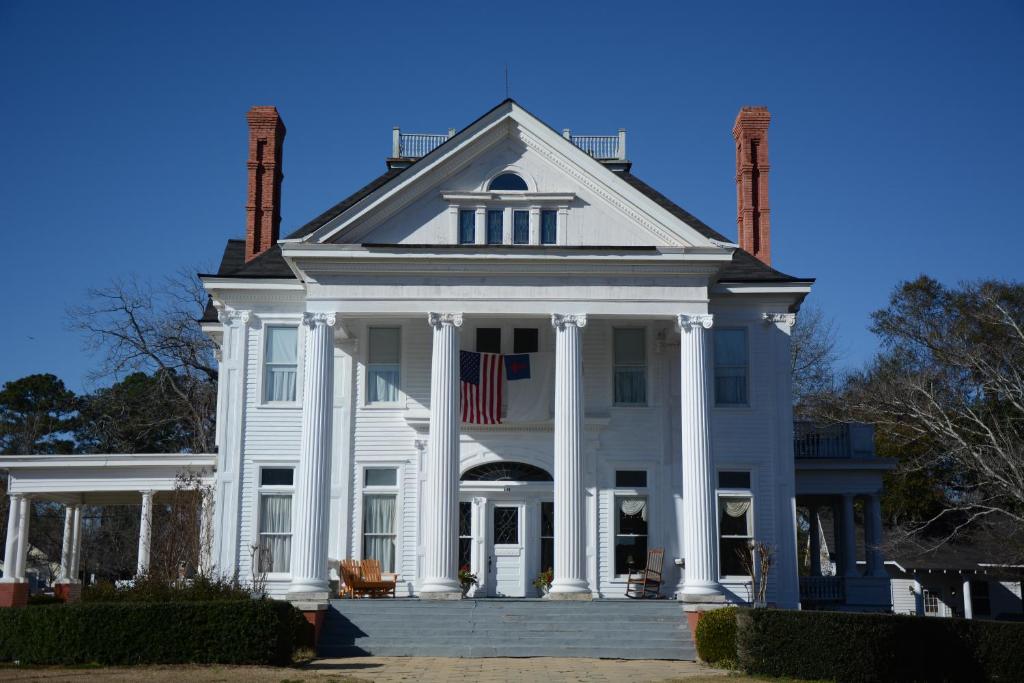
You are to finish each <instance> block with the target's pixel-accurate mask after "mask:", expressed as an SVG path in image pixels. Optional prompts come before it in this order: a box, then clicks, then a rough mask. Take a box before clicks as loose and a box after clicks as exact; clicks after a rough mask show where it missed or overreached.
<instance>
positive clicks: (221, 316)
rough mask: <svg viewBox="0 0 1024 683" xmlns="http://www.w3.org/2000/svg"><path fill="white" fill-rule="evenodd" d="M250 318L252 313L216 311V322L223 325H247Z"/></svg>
mask: <svg viewBox="0 0 1024 683" xmlns="http://www.w3.org/2000/svg"><path fill="white" fill-rule="evenodd" d="M250 317H252V313H251V312H250V311H236V310H227V309H224V308H218V309H217V320H219V321H220V322H221V324H223V325H235V324H240V325H248V324H249V318H250Z"/></svg>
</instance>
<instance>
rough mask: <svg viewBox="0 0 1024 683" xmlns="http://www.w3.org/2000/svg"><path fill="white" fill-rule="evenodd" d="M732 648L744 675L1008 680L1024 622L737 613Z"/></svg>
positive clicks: (1019, 659)
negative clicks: (744, 671)
mask: <svg viewBox="0 0 1024 683" xmlns="http://www.w3.org/2000/svg"><path fill="white" fill-rule="evenodd" d="M736 626H737V629H736V650H737V656H738V659H739V664H740V666H741V667H742V668H743V669H745V670H746V671H747V672H749V673H753V674H766V675H769V676H791V677H794V678H810V679H825V680H835V681H840V682H843V681H1012V680H1020V676H1021V672H1024V624H1009V623H998V622H983V621H966V620H963V619H939V618H926V617H912V616H894V615H891V614H853V613H848V612H812V611H807V612H797V611H788V610H770V609H757V610H750V609H741V610H739V611H738V612H737V615H736Z"/></svg>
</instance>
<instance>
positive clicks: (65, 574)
mask: <svg viewBox="0 0 1024 683" xmlns="http://www.w3.org/2000/svg"><path fill="white" fill-rule="evenodd" d="M74 547H75V509H74V507H72V506H71V505H68V506H67V507H65V508H64V537H63V539H62V540H61V547H60V580H61V581H64V582H67V581H70V580H71V560H72V559H73V558H72V555H74V552H75V551H74Z"/></svg>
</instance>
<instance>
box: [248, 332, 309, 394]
mask: <svg viewBox="0 0 1024 683" xmlns="http://www.w3.org/2000/svg"><path fill="white" fill-rule="evenodd" d="M258 318H259V321H260V328H259V336H258V339H259V343H258V344H257V345H256V346H257V348H258V351H257V358H256V406H257V407H258V408H273V409H282V408H283V409H286V410H287V409H290V410H296V409H299V408H302V382H303V376H304V371H305V364H306V343H305V342H306V331H305V329H304V328H305V326H304V325H303V324H302V319H301V317H300V316H294V315H260V316H258ZM268 327H295V328H296V329H298V333H297V334H296V335H295V343H296V344H298V347H299V348H298V349H297V351H296V365H297V367H296V368H295V400H294V401H267V400H266V393H265V392H266V376H267V366H266V358H267V342H268V340H269V335H268V334H267V328H268Z"/></svg>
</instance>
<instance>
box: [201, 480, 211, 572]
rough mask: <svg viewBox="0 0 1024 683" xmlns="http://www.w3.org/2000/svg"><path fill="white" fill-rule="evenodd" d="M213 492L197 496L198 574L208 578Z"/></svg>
mask: <svg viewBox="0 0 1024 683" xmlns="http://www.w3.org/2000/svg"><path fill="white" fill-rule="evenodd" d="M212 512H213V492H212V491H202V492H201V493H200V494H199V568H198V569H199V573H200V574H202V575H203V576H208V575H209V574H210V570H211V569H212V566H211V562H212V550H213V514H211V513H212Z"/></svg>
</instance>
